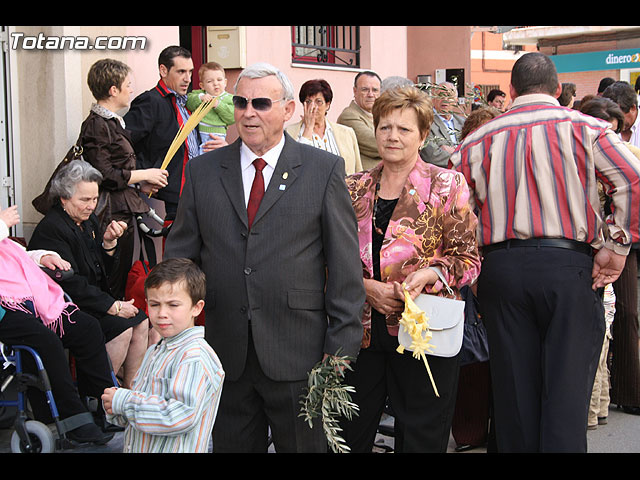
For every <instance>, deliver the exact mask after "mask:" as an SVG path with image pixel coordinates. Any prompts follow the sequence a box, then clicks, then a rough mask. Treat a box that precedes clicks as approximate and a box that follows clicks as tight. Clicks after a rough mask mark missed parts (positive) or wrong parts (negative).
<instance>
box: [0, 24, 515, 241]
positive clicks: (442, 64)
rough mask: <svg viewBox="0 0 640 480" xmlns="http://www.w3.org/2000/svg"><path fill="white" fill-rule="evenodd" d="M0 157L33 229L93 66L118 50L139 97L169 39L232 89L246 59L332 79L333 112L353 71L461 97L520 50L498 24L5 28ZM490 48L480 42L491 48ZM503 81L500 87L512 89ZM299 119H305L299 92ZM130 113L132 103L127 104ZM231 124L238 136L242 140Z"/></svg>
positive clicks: (26, 228) (9, 194) (24, 225)
mask: <svg viewBox="0 0 640 480" xmlns="http://www.w3.org/2000/svg"><path fill="white" fill-rule="evenodd" d="M0 28H1V30H0V41H1V42H2V44H3V45H2V46H3V47H4V48H2V49H1V51H2V53H1V55H2V61H1V62H0V63H1V64H2V67H1V68H2V74H3V75H2V79H3V83H4V84H3V87H4V88H3V90H2V91H3V93H2V98H1V99H0V102H1V103H2V107H3V108H2V111H3V115H4V116H3V117H2V118H1V119H2V127H3V128H2V130H1V131H0V135H2V143H3V148H2V153H1V155H2V158H0V180H1V183H0V207H1V208H6V207H7V206H8V205H11V204H17V205H18V206H19V210H20V213H21V217H22V222H21V224H20V225H19V226H17V227H16V228H15V229H14V231H13V232H12V233H13V234H14V235H16V236H22V237H25V238H27V239H28V238H29V237H30V234H31V231H32V230H33V228H34V227H35V225H36V224H37V223H38V221H39V220H40V218H41V216H40V214H38V213H37V212H36V211H35V209H34V208H33V207H32V206H31V201H32V199H33V198H34V197H35V196H37V195H38V194H39V193H40V192H41V191H42V189H43V188H44V185H45V183H46V181H47V180H48V178H49V176H50V175H51V172H52V171H53V169H54V168H55V166H56V165H57V164H58V163H59V161H60V160H61V159H62V157H63V156H64V155H65V153H66V152H67V150H68V149H69V147H70V146H71V145H72V144H73V143H74V142H75V141H76V139H77V136H78V132H79V128H80V124H81V123H82V121H83V120H84V118H85V117H86V116H87V114H88V112H89V108H90V105H91V103H92V102H93V101H94V100H93V98H92V96H91V93H90V91H89V89H88V87H87V83H86V76H87V72H88V70H89V67H90V66H91V65H92V64H93V63H94V62H95V61H96V60H98V59H100V58H106V57H109V58H115V59H117V60H121V61H123V62H125V63H126V64H128V65H129V66H130V67H131V68H132V70H133V77H134V91H135V92H134V95H137V94H139V93H141V92H143V91H145V90H148V89H150V88H153V87H154V86H155V85H156V83H157V81H158V78H159V77H158V65H157V58H158V54H159V53H160V51H161V50H162V49H163V48H164V47H166V46H168V45H177V44H179V45H182V46H184V47H186V48H188V49H189V50H191V51H192V53H193V60H194V65H195V69H196V72H195V73H194V77H193V88H198V76H197V69H198V67H199V66H200V65H201V64H202V63H204V62H206V61H211V60H215V61H218V62H219V63H222V64H223V66H224V67H225V69H226V74H227V78H228V90H229V91H232V90H233V85H234V83H235V81H236V79H237V76H238V74H239V72H240V71H241V70H242V68H243V67H245V66H247V65H250V64H252V63H255V62H259V61H265V62H269V63H272V64H273V65H275V66H277V67H278V68H280V69H281V70H283V71H284V72H285V73H286V74H287V75H288V76H289V78H290V79H291V81H292V82H293V84H294V87H295V88H296V93H297V89H298V88H299V87H300V86H301V85H302V83H303V82H304V81H306V80H309V79H312V78H324V79H325V80H327V81H328V82H329V84H330V85H331V87H332V90H333V93H334V99H333V102H332V105H331V108H330V110H329V113H328V116H329V119H330V120H335V119H337V117H338V115H339V114H340V112H341V111H342V110H343V108H345V107H346V106H347V105H348V104H349V102H350V101H351V99H352V98H353V92H352V87H353V80H354V77H355V75H356V74H357V72H359V71H362V70H373V71H376V72H377V73H378V74H379V75H380V76H381V77H382V78H386V77H388V76H402V77H406V78H409V79H410V80H411V81H413V82H430V83H438V82H439V81H443V80H451V79H453V80H454V81H456V82H458V87H459V95H460V97H464V96H465V94H466V93H467V89H468V87H469V86H470V85H471V84H479V85H484V86H492V85H499V86H500V87H501V88H502V87H504V88H506V86H507V85H508V77H509V73H508V72H509V71H510V68H511V65H512V64H513V62H514V61H515V60H516V59H517V56H518V55H519V54H520V51H519V50H520V49H518V51H516V50H514V49H510V50H508V51H506V52H504V51H503V46H502V33H496V30H495V27H470V26H352V27H331V26H328V27H327V26H324V27H318V26H45V27H42V26H3V27H0ZM484 48H486V50H484V51H483V49H484ZM504 88H503V90H504ZM296 103H297V110H296V113H295V114H294V117H293V118H292V121H298V119H299V118H300V116H301V114H302V105H300V103H299V102H298V101H296ZM121 113H124V112H121ZM234 135H235V132H234V130H233V128H232V129H231V131H230V133H229V138H230V139H231V140H233V139H234Z"/></svg>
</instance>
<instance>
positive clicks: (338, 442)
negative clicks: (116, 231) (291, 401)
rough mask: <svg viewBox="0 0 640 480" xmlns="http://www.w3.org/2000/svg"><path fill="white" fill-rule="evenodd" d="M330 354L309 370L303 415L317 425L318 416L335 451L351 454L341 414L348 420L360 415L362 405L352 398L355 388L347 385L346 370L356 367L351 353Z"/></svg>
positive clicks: (301, 401) (303, 397) (311, 423)
mask: <svg viewBox="0 0 640 480" xmlns="http://www.w3.org/2000/svg"><path fill="white" fill-rule="evenodd" d="M339 354H340V351H338V353H337V354H336V355H333V356H332V355H328V356H327V357H326V358H325V359H323V360H322V361H320V362H318V363H317V364H316V365H315V366H314V368H313V369H312V370H311V372H309V380H308V387H307V388H306V389H305V391H306V393H305V394H303V395H301V396H300V398H301V400H300V404H301V405H302V407H301V408H300V414H299V416H300V417H304V418H305V421H306V422H307V423H308V424H309V427H310V428H313V422H314V420H315V419H317V418H320V419H321V421H322V430H323V432H324V434H325V436H326V438H327V442H328V444H329V447H330V448H331V450H332V451H333V452H334V453H347V452H349V451H350V450H351V449H350V448H349V446H348V445H347V444H346V443H345V441H344V439H343V438H342V437H341V436H340V432H341V431H342V429H341V428H340V426H339V423H338V417H341V416H342V417H345V418H346V419H348V420H351V419H352V418H353V415H357V414H358V410H359V408H358V405H356V404H355V403H353V402H352V401H351V393H354V392H355V388H354V387H352V386H349V385H345V384H344V376H345V372H346V370H352V368H351V365H350V361H351V360H352V359H351V358H350V357H347V356H340V355H339Z"/></svg>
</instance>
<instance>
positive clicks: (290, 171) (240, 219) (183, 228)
mask: <svg viewBox="0 0 640 480" xmlns="http://www.w3.org/2000/svg"><path fill="white" fill-rule="evenodd" d="M285 138H286V140H285V146H284V149H283V151H282V153H281V155H280V158H279V159H278V164H277V167H276V169H275V172H274V174H273V177H272V179H271V182H270V183H269V186H268V188H267V191H266V192H265V196H264V199H263V200H262V203H261V205H260V208H259V210H258V213H257V215H256V218H255V220H254V223H253V226H252V228H251V231H249V230H248V228H247V211H246V207H245V201H244V193H243V188H242V175H241V171H240V145H241V140H237V141H236V142H234V143H233V144H231V145H229V146H227V147H224V148H221V149H218V150H215V151H212V152H209V153H206V154H204V155H202V156H200V157H196V158H194V159H192V160H191V161H190V162H189V163H188V164H187V167H186V170H185V177H186V178H185V185H184V190H183V192H182V196H181V198H180V202H179V205H178V212H177V215H176V220H175V222H174V224H173V226H172V228H171V232H170V234H169V236H168V237H167V241H166V248H165V258H169V257H187V258H191V259H193V260H194V261H195V262H196V263H198V264H199V265H200V266H201V268H202V269H203V271H204V272H205V274H206V276H207V297H206V299H205V302H206V304H205V317H206V324H205V332H206V338H207V340H208V341H209V343H210V344H211V345H212V346H213V348H214V350H215V351H216V353H217V354H218V356H219V357H220V360H221V362H222V365H223V367H224V369H225V372H226V378H228V379H229V380H234V379H237V378H238V377H239V376H240V374H241V373H242V372H243V370H244V366H245V360H246V353H247V341H248V329H249V328H251V332H252V337H253V342H254V345H255V349H256V353H257V355H258V359H259V361H260V364H261V366H262V369H263V371H264V372H265V374H266V375H267V376H269V377H270V378H272V379H274V380H277V381H298V380H303V379H306V377H307V374H308V372H309V371H310V370H311V368H312V367H313V366H314V364H315V363H316V362H318V361H319V360H321V359H322V356H323V354H324V353H328V354H335V353H336V352H337V351H338V350H339V349H342V353H343V354H344V355H351V356H354V357H355V356H357V354H358V352H359V350H360V343H361V340H362V332H363V329H362V321H361V318H362V316H361V315H362V309H363V305H364V300H365V293H364V285H363V280H362V272H361V264H360V255H359V250H358V238H357V223H356V218H355V214H354V212H353V208H352V206H351V199H350V196H349V193H348V191H347V187H346V184H345V181H344V178H345V170H344V161H343V160H342V159H341V158H340V157H337V156H335V155H332V154H329V153H327V152H324V151H322V150H320V149H318V148H314V147H311V146H307V145H302V144H300V143H298V142H296V141H295V140H293V139H292V138H291V137H290V136H289V135H287V134H285ZM285 172H286V175H285ZM249 324H250V325H251V326H250V327H249Z"/></svg>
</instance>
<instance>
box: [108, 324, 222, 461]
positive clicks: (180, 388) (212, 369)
mask: <svg viewBox="0 0 640 480" xmlns="http://www.w3.org/2000/svg"><path fill="white" fill-rule="evenodd" d="M223 381H224V371H223V369H222V365H221V363H220V360H219V359H218V357H217V355H216V354H215V352H214V351H213V349H212V348H211V347H210V346H209V344H208V343H207V342H206V340H205V339H204V327H201V326H195V327H192V328H188V329H186V330H184V331H183V332H181V333H179V334H178V335H176V336H174V337H170V338H165V339H162V340H161V341H160V342H158V344H156V345H154V346H152V347H149V349H148V350H147V352H146V354H145V356H144V359H143V361H142V365H141V366H140V369H139V370H138V373H137V374H136V377H135V378H134V380H133V385H132V389H131V390H128V389H125V388H119V389H117V390H116V393H115V395H114V397H113V414H109V415H107V420H108V421H109V422H110V423H113V424H116V425H121V426H123V427H126V428H125V432H124V452H125V453H206V452H207V451H208V448H209V442H210V439H211V431H212V428H213V424H214V421H215V417H216V414H217V411H218V405H219V403H220V394H221V391H222V384H223Z"/></svg>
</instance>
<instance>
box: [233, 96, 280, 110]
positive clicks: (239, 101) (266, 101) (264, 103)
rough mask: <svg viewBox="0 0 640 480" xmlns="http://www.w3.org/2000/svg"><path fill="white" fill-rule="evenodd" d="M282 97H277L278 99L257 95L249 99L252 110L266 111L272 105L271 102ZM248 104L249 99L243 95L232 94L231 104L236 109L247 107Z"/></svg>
mask: <svg viewBox="0 0 640 480" xmlns="http://www.w3.org/2000/svg"><path fill="white" fill-rule="evenodd" d="M283 100H284V98H279V99H278V100H272V99H270V98H266V97H258V98H252V99H251V106H252V107H253V109H254V110H258V111H259V112H266V111H267V110H270V109H271V107H273V102H281V101H283ZM248 104H249V99H248V98H245V97H241V96H240V95H234V96H233V106H234V107H235V108H237V109H238V110H244V109H245V108H247V105H248Z"/></svg>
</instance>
